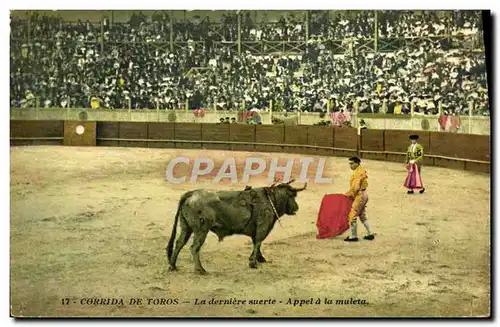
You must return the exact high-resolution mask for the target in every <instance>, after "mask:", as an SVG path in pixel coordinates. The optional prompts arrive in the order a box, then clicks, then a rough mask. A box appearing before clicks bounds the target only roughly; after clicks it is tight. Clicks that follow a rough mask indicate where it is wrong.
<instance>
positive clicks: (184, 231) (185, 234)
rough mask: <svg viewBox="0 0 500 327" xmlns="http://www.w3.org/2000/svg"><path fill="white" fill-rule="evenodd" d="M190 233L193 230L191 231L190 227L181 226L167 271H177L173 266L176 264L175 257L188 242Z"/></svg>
mask: <svg viewBox="0 0 500 327" xmlns="http://www.w3.org/2000/svg"><path fill="white" fill-rule="evenodd" d="M192 233H193V230H192V229H191V227H189V226H187V224H186V225H185V226H182V225H181V234H180V235H179V238H178V239H177V241H176V242H175V248H174V253H172V258H170V262H169V267H168V270H177V266H176V265H175V264H176V262H177V256H178V255H179V253H180V252H181V250H182V248H183V247H184V245H186V243H187V242H188V241H189V238H190V237H191V234H192Z"/></svg>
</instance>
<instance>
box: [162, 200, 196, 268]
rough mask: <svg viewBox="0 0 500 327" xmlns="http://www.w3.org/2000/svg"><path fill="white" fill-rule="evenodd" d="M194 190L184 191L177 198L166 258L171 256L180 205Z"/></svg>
mask: <svg viewBox="0 0 500 327" xmlns="http://www.w3.org/2000/svg"><path fill="white" fill-rule="evenodd" d="M193 192H194V191H190V192H186V193H184V194H183V195H182V196H181V199H180V200H179V205H178V206H177V213H176V214H175V219H174V227H173V228H172V235H170V240H169V241H168V245H167V257H168V260H169V261H170V258H171V257H172V252H173V250H174V242H175V237H176V236H177V222H178V221H179V215H180V214H181V207H182V205H183V204H184V202H186V200H187V199H189V197H190V196H191V195H192V194H193Z"/></svg>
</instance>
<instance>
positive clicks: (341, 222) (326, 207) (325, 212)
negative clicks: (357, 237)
mask: <svg viewBox="0 0 500 327" xmlns="http://www.w3.org/2000/svg"><path fill="white" fill-rule="evenodd" d="M351 205H352V200H351V199H350V198H349V197H347V196H345V195H343V194H327V195H325V196H324V197H323V200H322V201H321V207H320V208H319V214H318V220H317V222H316V227H317V228H318V233H317V234H316V238H317V239H322V238H330V237H335V236H338V235H342V234H343V233H344V232H345V231H347V230H348V229H349V221H348V218H347V216H348V215H349V211H351Z"/></svg>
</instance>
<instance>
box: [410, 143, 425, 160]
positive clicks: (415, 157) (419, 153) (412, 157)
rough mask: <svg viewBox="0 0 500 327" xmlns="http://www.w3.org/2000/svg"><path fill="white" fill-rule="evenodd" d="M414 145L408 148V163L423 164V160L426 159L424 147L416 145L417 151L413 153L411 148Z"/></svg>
mask: <svg viewBox="0 0 500 327" xmlns="http://www.w3.org/2000/svg"><path fill="white" fill-rule="evenodd" d="M412 145H413V144H410V145H409V146H408V150H407V151H406V163H408V162H409V161H410V160H415V161H416V163H417V164H421V163H422V159H423V158H424V147H423V146H422V145H420V144H418V143H416V144H415V150H414V151H412V150H411V147H412Z"/></svg>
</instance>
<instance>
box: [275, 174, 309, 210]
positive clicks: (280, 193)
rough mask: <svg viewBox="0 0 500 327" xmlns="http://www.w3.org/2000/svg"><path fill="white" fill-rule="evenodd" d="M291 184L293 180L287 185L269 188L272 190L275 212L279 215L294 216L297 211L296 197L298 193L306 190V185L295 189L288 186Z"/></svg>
mask: <svg viewBox="0 0 500 327" xmlns="http://www.w3.org/2000/svg"><path fill="white" fill-rule="evenodd" d="M293 182H294V180H293V179H292V180H291V181H289V182H287V183H282V184H278V185H276V186H274V185H273V186H271V189H273V190H274V192H273V193H274V195H275V199H274V200H275V205H276V210H277V211H278V213H279V214H280V215H282V214H287V215H295V214H296V213H297V211H298V210H299V205H298V204H297V201H296V197H297V194H298V193H299V192H301V191H303V190H305V189H306V187H307V183H305V184H304V187H301V188H295V187H293V186H291V185H290V184H292V183H293Z"/></svg>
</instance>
